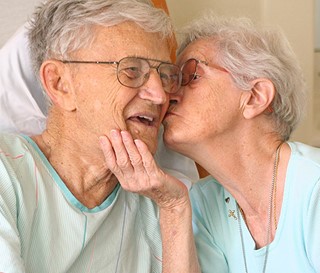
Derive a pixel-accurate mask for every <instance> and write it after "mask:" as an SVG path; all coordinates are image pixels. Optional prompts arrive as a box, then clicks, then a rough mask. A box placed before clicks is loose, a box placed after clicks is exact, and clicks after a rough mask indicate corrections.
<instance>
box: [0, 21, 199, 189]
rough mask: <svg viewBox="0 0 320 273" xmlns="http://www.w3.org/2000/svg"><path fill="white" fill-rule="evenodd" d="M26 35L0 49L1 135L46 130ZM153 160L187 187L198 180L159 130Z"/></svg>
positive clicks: (22, 29)
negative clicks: (170, 147)
mask: <svg viewBox="0 0 320 273" xmlns="http://www.w3.org/2000/svg"><path fill="white" fill-rule="evenodd" d="M26 34H27V25H26V24H25V25H24V26H22V27H20V29H19V30H18V31H17V32H16V33H15V34H14V35H13V36H12V37H11V39H10V40H9V41H8V42H7V43H6V44H5V45H4V46H3V47H2V48H1V49H0V132H1V131H2V132H16V133H22V134H26V135H35V134H39V133H41V132H42V131H43V129H44V128H45V123H46V115H47V107H46V103H45V99H44V96H43V93H42V90H41V86H40V83H39V82H38V81H37V79H36V77H35V75H34V73H33V69H32V68H31V61H30V55H29V50H28V39H27V36H26ZM155 159H156V161H157V162H158V164H159V165H160V167H162V168H164V169H165V170H166V171H167V172H169V173H171V174H172V175H174V176H176V177H177V178H179V179H180V180H182V181H183V182H184V183H185V184H187V185H188V186H190V183H191V182H194V181H196V180H198V179H199V175H198V171H197V168H196V165H195V163H194V162H193V161H192V160H191V159H189V158H187V157H184V156H182V155H180V154H178V153H175V152H173V151H171V150H169V149H167V148H166V147H165V145H164V143H163V140H162V129H161V134H160V135H159V145H158V150H157V153H156V155H155Z"/></svg>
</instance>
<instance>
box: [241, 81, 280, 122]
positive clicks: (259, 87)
mask: <svg viewBox="0 0 320 273" xmlns="http://www.w3.org/2000/svg"><path fill="white" fill-rule="evenodd" d="M252 86H253V87H252V89H251V90H250V92H248V91H244V92H248V93H249V94H244V95H245V96H244V98H245V99H244V101H243V102H242V104H243V105H242V109H243V116H244V118H246V119H250V118H253V117H255V116H258V115H260V114H261V113H263V112H264V111H266V110H267V111H269V112H270V111H271V112H272V108H271V103H272V101H273V98H274V96H275V92H276V90H275V87H274V85H273V83H272V82H271V81H270V80H269V79H264V78H262V79H256V80H254V81H253V82H252Z"/></svg>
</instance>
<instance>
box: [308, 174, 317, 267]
mask: <svg viewBox="0 0 320 273" xmlns="http://www.w3.org/2000/svg"><path fill="white" fill-rule="evenodd" d="M306 219H307V224H306V229H305V237H306V240H305V242H306V251H307V255H308V257H309V260H310V263H311V265H312V266H313V268H314V269H315V271H314V272H317V273H320V259H319V257H320V232H319V228H320V180H318V182H317V183H316V186H315V188H314V190H313V192H312V195H311V199H310V202H309V207H308V210H307V217H306Z"/></svg>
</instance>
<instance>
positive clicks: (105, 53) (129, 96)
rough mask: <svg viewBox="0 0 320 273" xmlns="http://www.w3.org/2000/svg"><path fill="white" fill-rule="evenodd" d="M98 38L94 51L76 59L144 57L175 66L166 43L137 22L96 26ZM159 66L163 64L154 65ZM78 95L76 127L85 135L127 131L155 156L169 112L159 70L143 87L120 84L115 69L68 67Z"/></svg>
mask: <svg viewBox="0 0 320 273" xmlns="http://www.w3.org/2000/svg"><path fill="white" fill-rule="evenodd" d="M95 31H96V34H97V35H96V38H95V40H94V41H93V43H92V44H91V46H90V47H89V48H86V49H83V50H80V51H77V52H76V53H75V54H74V55H72V59H73V60H80V61H119V60H121V59H122V58H124V57H143V58H147V59H156V60H161V61H170V52H169V49H168V46H167V43H166V42H165V40H163V39H161V37H160V36H159V35H157V34H151V33H146V32H144V31H143V30H142V29H141V28H140V27H138V26H137V25H136V24H134V23H122V24H120V25H118V26H115V27H109V28H105V27H96V28H95ZM150 64H151V65H152V66H153V65H155V66H157V65H158V64H159V63H157V62H152V61H150ZM68 65H69V66H70V69H71V74H72V82H73V87H74V90H75V93H76V96H75V98H76V110H75V111H76V119H77V120H76V122H77V124H78V127H79V130H80V131H81V132H82V133H83V135H84V136H85V135H88V136H91V135H93V136H100V135H102V134H105V135H109V133H110V130H111V129H121V130H128V131H129V132H130V133H131V134H132V136H133V138H139V139H141V140H143V141H144V142H145V143H146V144H147V145H148V147H149V149H150V151H151V152H155V151H156V147H157V134H158V130H159V126H160V124H161V121H162V119H163V117H164V114H165V112H166V110H167V107H168V95H167V94H166V93H165V92H164V89H163V87H162V84H161V80H160V77H159V75H158V73H157V71H156V69H151V73H150V78H149V79H148V80H147V81H146V83H145V84H144V85H143V86H141V87H139V88H129V87H125V86H123V85H121V84H120V83H119V81H118V79H117V65H116V64H68Z"/></svg>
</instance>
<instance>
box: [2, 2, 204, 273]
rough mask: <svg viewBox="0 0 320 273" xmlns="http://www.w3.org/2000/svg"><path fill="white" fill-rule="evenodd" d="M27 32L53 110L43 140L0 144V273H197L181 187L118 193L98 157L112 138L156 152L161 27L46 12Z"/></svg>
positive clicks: (48, 5)
mask: <svg viewBox="0 0 320 273" xmlns="http://www.w3.org/2000/svg"><path fill="white" fill-rule="evenodd" d="M31 25H32V26H31V29H30V32H29V38H30V45H31V55H32V60H33V63H34V68H35V71H37V74H38V75H40V79H41V82H42V86H43V89H44V90H45V93H46V97H47V99H48V100H49V101H50V103H51V106H50V111H49V116H48V119H47V126H46V129H45V130H44V131H43V132H42V133H41V134H39V135H33V136H31V137H28V136H24V135H13V134H3V135H1V136H0V180H1V187H0V250H1V259H0V272H6V273H17V272H21V273H22V272H32V273H37V272H39V273H44V272H53V271H54V272H60V273H63V272H68V273H72V272H76V273H79V272H114V273H116V272H117V273H122V272H123V273H127V272H139V273H150V272H155V273H156V272H158V273H160V272H168V273H171V272H183V273H185V272H190V273H193V272H196V270H197V268H198V265H197V261H196V255H195V245H194V241H193V238H192V229H191V205H190V201H189V197H188V190H187V188H186V186H185V185H184V184H183V183H181V182H179V181H176V180H172V181H171V182H172V183H170V181H168V183H164V184H161V185H159V187H156V188H154V187H153V188H150V187H148V185H147V186H146V187H143V188H141V187H136V188H133V189H132V191H134V192H135V193H132V192H128V191H125V190H124V189H127V187H126V184H127V183H130V181H131V178H130V177H127V179H128V180H127V181H120V182H121V183H122V184H123V185H124V187H120V184H119V181H118V180H117V179H116V177H115V176H114V174H113V173H112V171H111V170H110V169H109V168H107V166H106V165H105V156H104V154H103V152H102V151H101V148H100V145H99V136H100V135H105V134H106V135H109V133H110V131H111V129H113V128H116V129H121V130H128V131H129V132H131V133H132V135H133V136H134V137H135V138H139V139H141V140H143V141H144V142H145V143H146V145H147V147H148V149H149V150H150V151H151V152H152V153H154V152H155V151H156V147H157V135H158V132H159V127H160V124H161V121H162V119H163V117H164V115H165V112H166V110H167V108H168V104H169V94H170V93H172V92H175V91H177V89H178V88H179V86H180V79H181V78H180V70H179V67H178V66H176V65H174V64H172V63H171V62H170V46H169V43H168V41H169V40H170V39H171V38H172V35H173V33H172V25H171V22H170V20H169V18H168V16H167V15H166V14H165V13H164V12H163V11H162V10H159V9H156V8H154V7H153V6H152V4H151V3H150V2H149V1H145V0H94V1H93V0H80V1H79V0H48V1H46V2H45V3H44V4H42V5H41V6H39V7H38V8H37V10H36V12H35V14H34V16H33V19H32V24H31ZM111 135H112V134H111ZM107 159H108V158H107ZM136 192H137V193H141V194H143V195H145V196H143V195H138V194H136ZM146 196H147V197H146ZM148 197H150V198H151V199H150V198H148ZM159 215H160V218H159ZM181 259H182V260H181Z"/></svg>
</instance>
